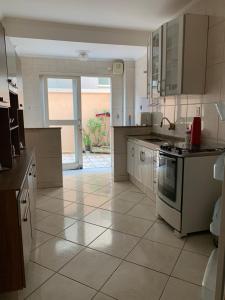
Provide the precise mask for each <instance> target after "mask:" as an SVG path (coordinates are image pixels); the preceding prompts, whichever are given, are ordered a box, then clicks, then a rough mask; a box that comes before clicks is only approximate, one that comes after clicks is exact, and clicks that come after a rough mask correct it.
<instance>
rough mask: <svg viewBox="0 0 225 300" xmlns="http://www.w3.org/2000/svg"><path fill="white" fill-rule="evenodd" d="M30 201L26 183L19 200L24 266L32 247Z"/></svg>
mask: <svg viewBox="0 0 225 300" xmlns="http://www.w3.org/2000/svg"><path fill="white" fill-rule="evenodd" d="M30 200H31V199H30V195H29V188H28V182H27V183H26V186H25V187H24V190H23V192H22V196H21V198H20V214H21V231H22V240H23V257H24V263H25V264H27V263H28V262H29V259H30V252H31V246H32V229H31V212H30Z"/></svg>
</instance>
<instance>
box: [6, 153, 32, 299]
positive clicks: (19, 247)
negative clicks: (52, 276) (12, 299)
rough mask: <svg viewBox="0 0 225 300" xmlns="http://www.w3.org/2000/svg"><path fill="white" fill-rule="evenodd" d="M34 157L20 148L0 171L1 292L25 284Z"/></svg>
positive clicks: (30, 235)
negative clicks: (20, 153)
mask: <svg viewBox="0 0 225 300" xmlns="http://www.w3.org/2000/svg"><path fill="white" fill-rule="evenodd" d="M35 167H36V164H35V159H34V156H33V154H32V153H29V152H28V151H23V154H22V155H21V156H20V157H17V158H16V159H15V160H14V162H13V167H12V169H10V170H9V171H5V172H0V245H1V247H0V293H4V292H9V291H16V290H19V289H22V288H24V287H25V286H26V279H25V266H26V264H27V263H28V261H29V258H30V252H31V245H32V218H33V211H34V208H35V186H36V184H35V176H36V171H35Z"/></svg>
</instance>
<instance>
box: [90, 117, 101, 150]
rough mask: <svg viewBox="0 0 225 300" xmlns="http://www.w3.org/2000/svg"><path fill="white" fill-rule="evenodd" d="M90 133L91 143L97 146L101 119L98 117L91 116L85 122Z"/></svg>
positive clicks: (99, 142)
mask: <svg viewBox="0 0 225 300" xmlns="http://www.w3.org/2000/svg"><path fill="white" fill-rule="evenodd" d="M87 127H88V129H89V132H90V134H91V135H92V136H93V144H94V145H96V146H99V145H100V144H101V140H102V121H101V119H98V118H91V119H89V120H88V122H87Z"/></svg>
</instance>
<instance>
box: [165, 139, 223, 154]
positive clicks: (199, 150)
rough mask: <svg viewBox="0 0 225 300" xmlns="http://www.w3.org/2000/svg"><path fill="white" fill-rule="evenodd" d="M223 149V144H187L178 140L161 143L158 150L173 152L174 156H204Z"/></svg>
mask: <svg viewBox="0 0 225 300" xmlns="http://www.w3.org/2000/svg"><path fill="white" fill-rule="evenodd" d="M223 151H225V146H224V145H201V146H187V145H186V144H185V143H182V142H179V143H174V144H169V143H166V144H163V145H161V146H160V152H165V153H169V154H173V155H176V156H182V157H183V156H203V155H204V156H205V155H212V154H215V153H218V154H219V153H220V152H223Z"/></svg>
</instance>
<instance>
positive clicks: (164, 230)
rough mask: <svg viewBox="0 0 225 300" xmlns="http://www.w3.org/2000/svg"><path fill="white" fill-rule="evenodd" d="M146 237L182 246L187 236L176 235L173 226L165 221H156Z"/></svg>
mask: <svg viewBox="0 0 225 300" xmlns="http://www.w3.org/2000/svg"><path fill="white" fill-rule="evenodd" d="M144 238H146V239H149V240H151V241H155V242H160V243H163V244H167V245H169V246H172V247H177V248H182V247H183V246H184V243H185V238H182V239H180V238H178V237H176V235H175V234H174V230H173V228H171V227H170V226H169V225H167V224H166V223H165V222H156V223H155V224H154V225H153V226H152V227H151V228H150V230H149V231H148V232H147V233H146V235H145V236H144Z"/></svg>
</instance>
